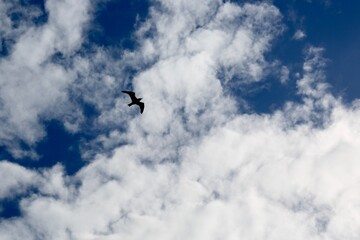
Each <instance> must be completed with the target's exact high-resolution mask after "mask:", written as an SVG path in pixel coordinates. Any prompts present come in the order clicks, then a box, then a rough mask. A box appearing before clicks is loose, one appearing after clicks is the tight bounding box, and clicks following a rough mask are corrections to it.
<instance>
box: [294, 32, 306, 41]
mask: <svg viewBox="0 0 360 240" xmlns="http://www.w3.org/2000/svg"><path fill="white" fill-rule="evenodd" d="M304 38H306V33H305V32H304V31H302V30H297V31H296V32H295V34H294V36H293V39H295V40H302V39H304Z"/></svg>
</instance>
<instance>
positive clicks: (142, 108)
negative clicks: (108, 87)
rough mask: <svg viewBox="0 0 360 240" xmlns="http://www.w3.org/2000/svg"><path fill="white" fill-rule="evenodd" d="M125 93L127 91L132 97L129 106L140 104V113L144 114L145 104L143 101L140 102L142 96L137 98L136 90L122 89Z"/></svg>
mask: <svg viewBox="0 0 360 240" xmlns="http://www.w3.org/2000/svg"><path fill="white" fill-rule="evenodd" d="M122 92H123V93H126V94H128V95H129V96H130V98H131V103H129V104H128V106H129V107H130V106H131V105H134V104H135V105H138V106H139V107H140V113H141V114H142V113H143V111H144V108H145V104H144V103H143V102H140V101H141V99H142V98H137V97H136V96H135V93H134V92H131V91H122Z"/></svg>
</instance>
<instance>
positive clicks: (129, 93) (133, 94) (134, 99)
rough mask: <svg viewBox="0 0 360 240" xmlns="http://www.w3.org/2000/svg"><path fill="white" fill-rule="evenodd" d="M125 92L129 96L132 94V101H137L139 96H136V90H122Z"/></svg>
mask: <svg viewBox="0 0 360 240" xmlns="http://www.w3.org/2000/svg"><path fill="white" fill-rule="evenodd" d="M122 92H123V93H126V94H128V95H129V96H130V98H131V101H133V102H134V101H136V100H137V98H136V97H135V93H134V92H131V91H122Z"/></svg>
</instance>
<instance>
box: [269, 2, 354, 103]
mask: <svg viewBox="0 0 360 240" xmlns="http://www.w3.org/2000/svg"><path fill="white" fill-rule="evenodd" d="M274 3H275V5H276V6H277V7H279V9H280V11H281V12H282V13H283V15H284V21H285V23H286V25H287V27H288V30H287V32H286V33H285V35H284V37H285V38H287V39H286V41H288V43H285V44H284V42H281V44H282V46H284V48H283V49H282V50H279V51H280V54H282V56H283V58H284V60H285V62H286V60H289V62H292V61H293V60H295V62H296V60H297V57H294V56H292V55H293V54H294V55H296V56H299V54H298V53H299V51H301V47H303V46H306V45H309V44H311V45H314V46H318V47H324V48H325V49H326V52H325V57H326V58H327V59H329V60H330V61H329V63H328V68H327V81H328V82H329V83H331V84H332V86H333V89H332V90H333V92H335V93H336V94H340V95H342V96H343V97H344V99H345V100H346V101H351V100H354V99H356V98H359V97H360V78H359V76H360V14H359V13H360V1H340V0H338V1H335V0H333V1H328V4H326V3H325V0H323V1H320V0H317V1H312V2H311V3H310V2H308V1H305V0H296V1H283V0H275V2H274ZM296 29H302V30H304V31H305V33H306V35H307V37H306V38H305V39H304V40H303V41H302V43H303V45H302V46H301V45H300V44H299V43H295V41H292V42H291V41H289V38H291V37H292V35H293V34H294V32H295V31H296ZM299 45H300V46H299ZM286 52H288V53H289V55H287V54H286ZM274 54H276V51H275V52H274Z"/></svg>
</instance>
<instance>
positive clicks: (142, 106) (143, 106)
mask: <svg viewBox="0 0 360 240" xmlns="http://www.w3.org/2000/svg"><path fill="white" fill-rule="evenodd" d="M138 105H139V107H140V113H141V114H142V113H143V111H144V108H145V104H144V103H143V102H139V103H138Z"/></svg>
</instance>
